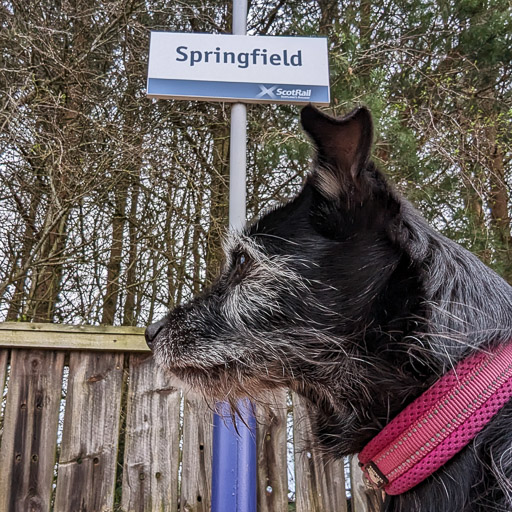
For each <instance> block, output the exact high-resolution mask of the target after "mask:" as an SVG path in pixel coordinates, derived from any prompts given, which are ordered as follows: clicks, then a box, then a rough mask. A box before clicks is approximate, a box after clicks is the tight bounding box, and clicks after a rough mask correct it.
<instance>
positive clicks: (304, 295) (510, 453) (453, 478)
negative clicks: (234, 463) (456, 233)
mask: <svg viewBox="0 0 512 512" xmlns="http://www.w3.org/2000/svg"><path fill="white" fill-rule="evenodd" d="M302 124H303V127H304V129H305V130H306V132H307V133H308V134H309V135H310V137H311V138H312V139H313V141H314V143H315V145H316V147H317V153H316V160H315V164H314V168H313V171H312V172H311V174H310V176H309V177H308V179H307V181H306V183H305V185H304V187H303V189H302V191H301V192H300V194H299V195H298V196H297V197H295V198H294V199H292V200H291V201H290V202H288V203H287V204H285V205H283V206H281V207H279V208H277V209H275V210H273V211H271V212H269V213H267V214H265V215H264V216H262V217H261V218H260V220H258V221H257V222H256V223H254V224H252V225H250V226H248V227H247V228H246V229H245V230H244V231H243V232H242V233H231V234H230V235H229V238H228V240H227V242H226V247H225V250H226V262H225V265H224V269H223V271H222V273H221V275H220V276H219V278H218V280H217V281H216V282H215V284H214V285H213V286H212V287H211V288H210V289H209V290H207V291H206V292H205V293H204V294H202V295H201V296H199V297H196V298H194V299H193V300H192V301H191V302H189V303H188V304H185V305H182V306H180V307H178V308H176V309H175V310H173V311H171V312H170V313H169V315H168V316H167V317H165V318H164V319H163V320H161V321H160V322H158V323H156V324H153V325H151V326H150V327H148V329H147V333H146V337H147V340H148V344H149V345H150V346H152V348H153V350H154V353H155V357H156V360H157V361H158V362H159V363H160V364H162V365H165V366H166V367H168V368H169V369H170V370H171V371H172V372H173V373H175V374H176V375H177V376H178V377H180V378H181V379H183V380H185V381H186V382H188V383H189V384H191V385H193V386H194V387H196V388H198V389H201V390H203V391H204V392H205V393H206V394H208V395H210V396H211V397H215V398H222V399H225V398H226V397H228V398H229V399H234V398H235V397H237V396H244V395H255V394H258V393H259V392H260V391H261V390H262V389H264V388H276V387H282V386H285V387H288V388H291V389H292V390H294V391H296V392H297V393H300V394H301V395H303V396H305V397H306V398H308V399H309V400H310V401H311V403H312V405H313V406H314V408H315V410H316V416H317V417H316V435H317V437H318V440H319V442H320V444H321V445H323V447H324V448H325V449H326V450H328V451H329V452H330V453H332V454H333V455H334V456H336V457H341V456H344V455H346V454H351V453H357V452H359V451H360V450H361V449H362V448H363V447H364V446H365V444H366V443H367V442H368V441H369V440H370V439H372V438H373V437H374V436H375V435H376V434H377V433H378V432H379V431H380V430H382V428H383V427H384V426H385V425H386V424H387V423H389V421H390V420H391V419H392V418H393V417H394V416H396V415H397V414H398V413H399V412H400V411H401V410H403V409H404V407H406V406H407V405H408V404H409V403H410V402H412V401H413V400H414V399H415V398H417V397H418V396H419V395H420V394H421V393H422V392H423V391H425V390H426V389H427V388H428V387H429V386H431V385H432V384H433V383H434V382H435V381H436V380H437V379H439V377H440V376H442V375H443V374H445V373H446V372H447V371H449V370H450V369H451V368H452V367H453V365H454V364H455V363H456V362H457V361H459V360H461V359H463V358H465V357H466V356H468V355H469V354H471V353H473V352H475V351H478V350H480V349H487V348H490V347H493V346H495V345H498V344H503V343H505V342H507V341H509V340H510V339H512V288H511V287H510V286H509V285H508V284H507V283H506V282H505V281H503V280H502V279H501V278H500V277H499V276H498V275H496V274H495V273H494V272H493V271H491V270H490V269H488V268H487V267H486V266H484V265H483V264H482V263H481V262H480V261H479V260H478V259H477V258H476V257H475V256H473V255H472V254H471V253H469V252H468V251H466V250H465V249H463V248H461V247H460V246H458V245H457V244H455V243H453V242H451V241H450V240H448V239H446V238H445V237H444V236H442V235H440V234H439V233H437V232H436V231H434V230H433V229H431V228H430V227H429V226H428V225H427V224H426V222H425V221H424V219H423V218H422V217H421V215H420V214H419V213H418V212H417V211H416V210H415V209H414V208H413V207H412V206H411V205H410V203H409V202H407V200H405V199H404V198H403V197H401V196H400V195H399V194H398V193H397V192H396V191H395V190H394V189H393V188H392V187H391V186H390V185H389V184H388V182H387V180H386V178H385V177H384V176H383V174H382V173H381V172H380V171H379V170H378V169H377V168H376V166H375V165H374V164H373V163H372V162H371V161H370V160H369V155H370V149H371V145H372V121H371V116H370V113H369V112H368V110H366V109H365V108H360V109H358V110H355V111H353V112H352V113H351V114H349V115H348V116H347V117H345V118H343V119H339V120H336V119H332V118H330V117H328V116H326V115H324V114H322V113H320V112H319V111H317V110H316V109H314V108H313V107H306V108H304V109H303V111H302ZM511 427H512V404H511V403H510V402H509V403H507V404H506V405H505V406H504V407H503V408H502V409H501V411H500V412H499V413H498V414H497V415H496V416H495V417H494V418H493V419H492V420H491V422H490V423H489V424H488V425H487V426H486V427H485V428H484V429H483V430H482V431H481V432H480V433H479V434H478V435H477V436H476V437H475V438H474V439H473V440H472V441H471V442H470V443H469V444H468V445H467V446H466V447H465V448H464V449H462V451H460V452H459V453H458V454H457V455H455V456H454V457H453V458H452V459H451V460H450V461H449V462H448V463H446V464H445V465H444V466H443V467H442V468H441V469H439V470H437V471H436V472H435V473H434V474H433V475H432V476H430V477H428V478H427V479H426V480H424V481H423V482H422V483H420V484H419V485H417V486H416V487H414V488H413V489H411V490H410V491H407V492H405V493H404V494H401V495H398V496H387V498H386V501H385V504H384V506H383V510H385V511H402V512H413V511H417V512H420V511H421V512H469V511H471V512H476V511H498V510H499V511H509V510H512V429H511Z"/></svg>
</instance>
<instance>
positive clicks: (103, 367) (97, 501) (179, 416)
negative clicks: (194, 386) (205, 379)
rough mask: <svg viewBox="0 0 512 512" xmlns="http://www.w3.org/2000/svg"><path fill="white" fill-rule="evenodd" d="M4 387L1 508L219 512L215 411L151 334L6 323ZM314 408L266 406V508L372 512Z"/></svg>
mask: <svg viewBox="0 0 512 512" xmlns="http://www.w3.org/2000/svg"><path fill="white" fill-rule="evenodd" d="M0 389H2V407H1V410H0V511H1V512H4V511H5V512H29V511H30V512H39V511H42V512H46V511H59V512H79V511H80V512H100V511H101V512H105V511H112V512H114V511H126V512H128V511H130V512H131V511H133V512H146V511H148V512H149V511H151V512H153V511H154V512H156V511H158V512H162V511H165V512H167V511H168V512H185V511H186V512H207V511H209V510H210V498H211V459H212V428H213V427H212V425H213V418H212V410H211V408H210V407H209V406H208V404H207V403H206V402H205V401H204V400H203V399H202V398H201V397H199V396H197V395H195V394H193V393H190V392H186V391H183V390H182V389H180V388H179V387H177V386H176V384H175V383H174V382H173V380H172V379H171V378H170V376H169V374H166V373H165V372H164V371H163V370H162V369H161V368H159V367H158V366H156V365H155V364H154V362H153V359H152V357H151V354H150V353H149V351H148V349H147V347H146V344H145V342H144V337H143V329H140V328H133V327H91V326H61V325H53V324H36V323H30V324H23V323H3V324H2V323H0ZM309 409H310V408H309V407H308V405H307V403H306V402H305V401H304V400H303V399H302V398H301V397H299V396H298V395H295V394H293V393H289V392H287V391H286V390H280V391H277V392H274V393H267V394H262V397H261V400H260V401H259V402H258V404H257V405H256V416H257V422H258V424H257V440H256V441H257V457H258V511H259V512H288V511H297V512H345V511H347V512H348V511H351V512H367V511H368V510H369V506H370V504H371V503H372V501H376V500H378V499H379V497H378V496H377V495H376V494H375V493H373V492H371V491H369V490H368V489H367V488H366V487H365V486H364V484H363V482H362V479H361V472H360V470H359V469H358V468H357V465H356V464H355V461H353V462H352V464H350V463H349V462H348V461H345V463H344V461H342V460H334V461H333V460H327V459H324V457H323V455H322V454H321V453H320V452H319V451H318V450H316V449H315V447H314V443H313V439H312V434H311V418H310V415H309V414H310V410H309ZM350 466H352V467H350ZM347 496H348V498H347Z"/></svg>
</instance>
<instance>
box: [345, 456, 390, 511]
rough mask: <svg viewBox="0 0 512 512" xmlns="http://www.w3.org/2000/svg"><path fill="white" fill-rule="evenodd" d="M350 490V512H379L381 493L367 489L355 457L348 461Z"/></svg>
mask: <svg viewBox="0 0 512 512" xmlns="http://www.w3.org/2000/svg"><path fill="white" fill-rule="evenodd" d="M350 488H351V494H352V512H370V511H373V510H380V509H381V505H382V502H383V500H382V493H381V492H379V491H375V490H373V489H371V488H370V487H368V485H367V484H366V482H365V481H364V476H363V472H362V471H361V468H360V467H359V465H358V458H357V456H356V455H354V456H353V457H351V460H350Z"/></svg>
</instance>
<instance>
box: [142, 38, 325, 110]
mask: <svg viewBox="0 0 512 512" xmlns="http://www.w3.org/2000/svg"><path fill="white" fill-rule="evenodd" d="M327 57H328V54H327V39H326V38H323V37H321V38H316V37H268V36H237V35H214V34H190V33H173V32H151V43H150V48H149V69H148V89H147V94H148V96H150V97H153V98H175V99H188V100H210V101H212V100H213V101H243V102H252V103H315V104H320V105H321V104H325V105H328V104H329V99H330V98H329V64H328V60H327Z"/></svg>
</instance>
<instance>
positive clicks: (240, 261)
mask: <svg viewBox="0 0 512 512" xmlns="http://www.w3.org/2000/svg"><path fill="white" fill-rule="evenodd" d="M248 260H249V259H248V258H247V254H245V253H243V252H242V253H240V254H239V255H238V256H237V258H236V266H237V267H239V268H240V269H242V268H243V267H244V266H245V265H246V264H247V262H248Z"/></svg>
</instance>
